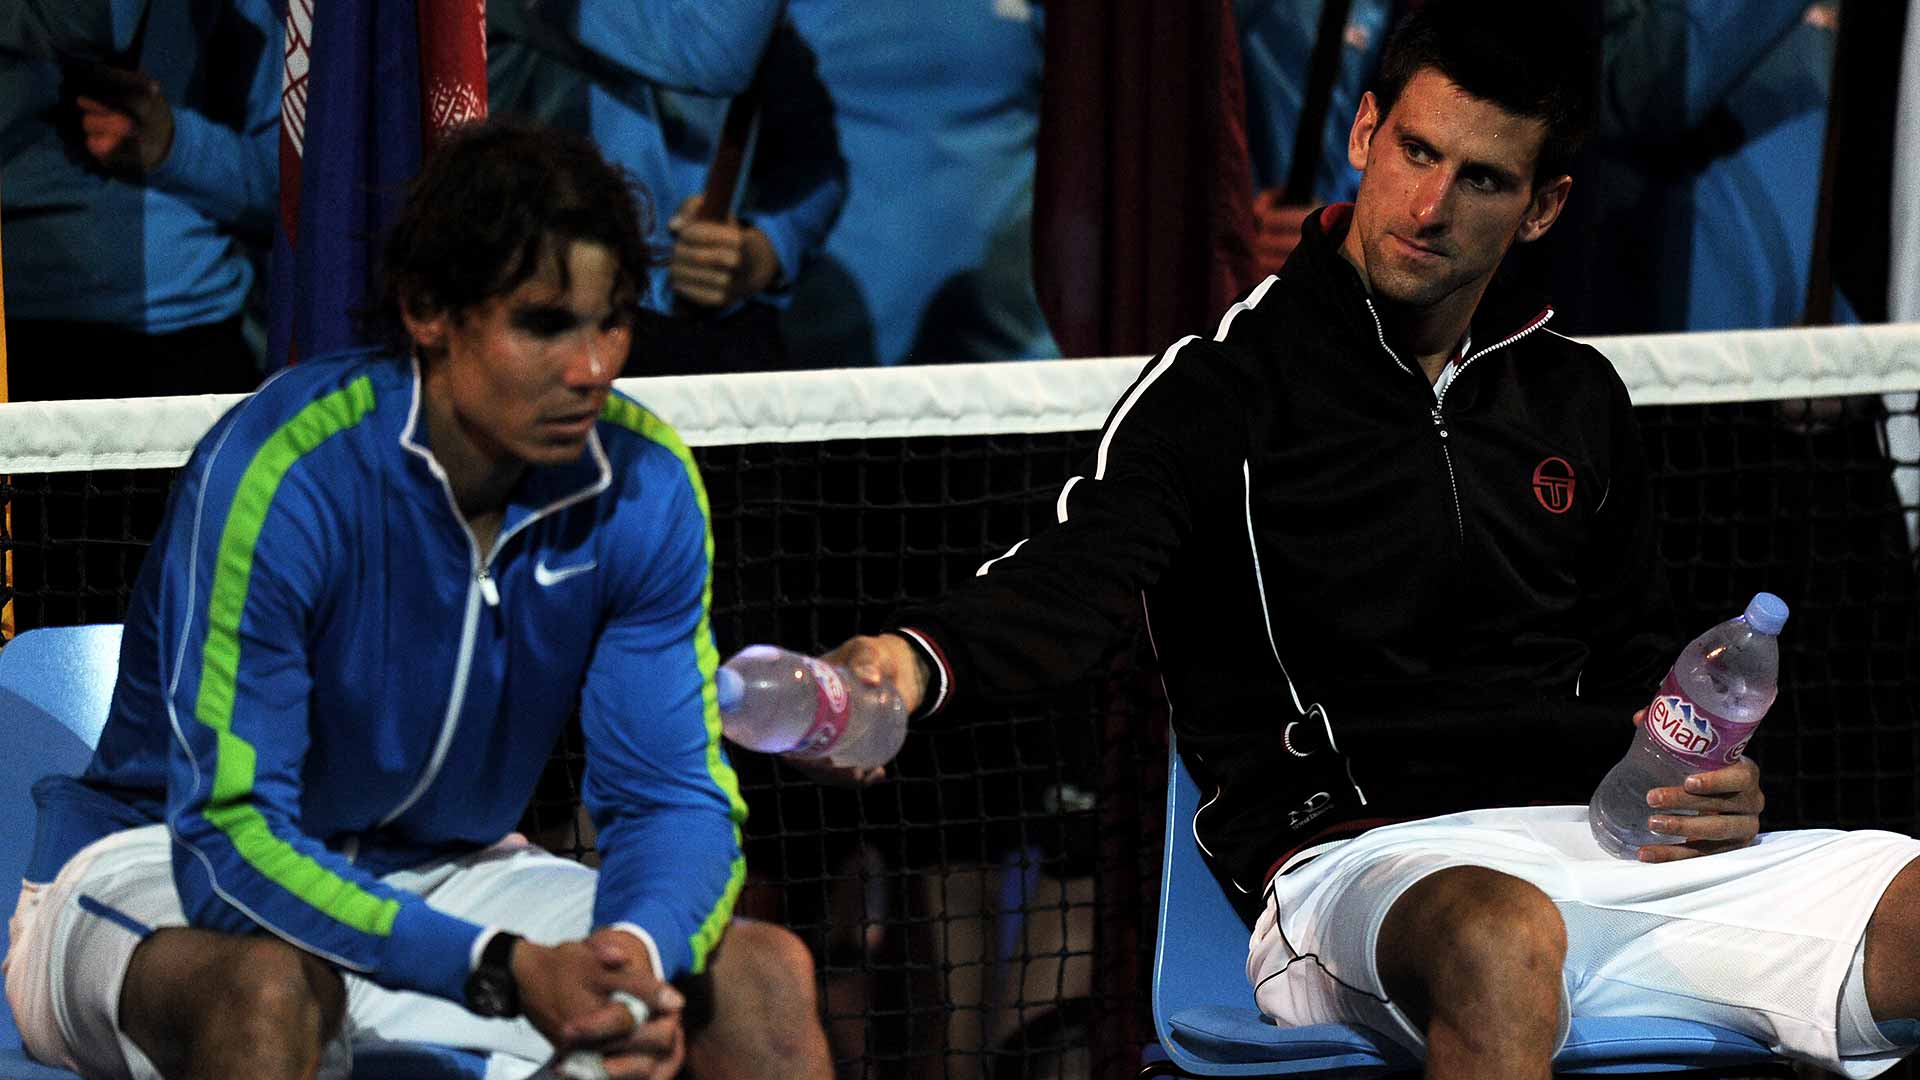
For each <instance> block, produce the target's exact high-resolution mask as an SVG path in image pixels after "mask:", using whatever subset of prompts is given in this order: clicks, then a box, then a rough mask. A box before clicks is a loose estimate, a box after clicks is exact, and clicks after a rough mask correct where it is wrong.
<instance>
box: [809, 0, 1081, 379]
mask: <svg viewBox="0 0 1920 1080" xmlns="http://www.w3.org/2000/svg"><path fill="white" fill-rule="evenodd" d="M787 11H788V16H789V18H791V19H792V21H793V25H794V27H795V28H796V29H797V30H798V31H799V35H800V37H801V39H802V40H803V41H804V42H805V43H806V45H807V47H808V49H809V50H810V51H811V52H812V53H813V55H814V56H815V57H817V59H818V63H819V69H818V70H819V78H820V81H821V83H822V84H823V85H824V86H825V88H826V92H827V95H828V97H829V98H830V100H831V103H832V110H833V124H834V130H835V132H836V135H837V137H838V141H839V146H840V152H841V154H842V155H843V156H844V158H845V160H846V167H847V201H846V205H845V206H844V207H843V208H842V210H841V213H840V218H839V220H838V221H837V222H836V223H835V224H834V227H833V229H832V230H831V231H830V232H829V233H828V235H827V241H826V251H825V254H824V256H823V257H822V258H821V259H820V260H819V261H818V262H817V263H815V264H814V265H812V266H811V267H809V268H808V269H807V270H805V271H804V272H802V273H801V274H800V275H799V277H798V278H797V279H796V280H795V282H794V295H793V302H792V304H791V306H790V307H788V309H787V310H786V313H785V316H784V319H783V323H782V325H783V326H784V328H785V330H786V334H787V340H788V344H789V346H790V348H791V349H792V350H793V356H794V360H795V362H796V363H797V364H798V365H800V366H805V367H839V366H847V367H861V366H868V365H874V364H903V363H948V362H958V361H978V360H1009V359H1026V358H1037V357H1054V356H1058V355H1060V350H1059V347H1058V346H1057V345H1056V344H1055V343H1054V339H1053V336H1052V335H1051V334H1050V333H1049V332H1048V330H1047V324H1046V319H1045V317H1044V316H1042V314H1041V312H1040V305H1039V302H1038V300H1036V299H1035V296H1034V288H1033V256H1032V249H1031V232H1032V218H1033V180H1034V139H1035V136H1036V133H1037V132H1038V130H1039V123H1040V71H1041V50H1042V42H1041V30H1042V27H1041V18H1042V16H1041V9H1040V6H1039V5H1038V4H1035V3H1031V2H1030V0H958V2H955V3H947V4H935V5H914V4H875V3H864V2H859V0H789V3H788V6H787Z"/></svg>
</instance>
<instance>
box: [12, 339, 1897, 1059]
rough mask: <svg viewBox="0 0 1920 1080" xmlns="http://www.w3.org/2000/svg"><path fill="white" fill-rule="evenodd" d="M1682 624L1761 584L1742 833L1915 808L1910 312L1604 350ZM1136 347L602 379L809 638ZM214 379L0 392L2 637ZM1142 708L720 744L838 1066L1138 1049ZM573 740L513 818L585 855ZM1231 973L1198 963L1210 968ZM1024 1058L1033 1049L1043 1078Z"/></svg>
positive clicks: (962, 544) (847, 626)
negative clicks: (1763, 804) (94, 395)
mask: <svg viewBox="0 0 1920 1080" xmlns="http://www.w3.org/2000/svg"><path fill="white" fill-rule="evenodd" d="M1596 344H1597V345H1599V346H1600V347H1601V349H1602V351H1603V352H1605V353H1606V354H1607V355H1608V356H1609V357H1610V358H1611V359H1612V360H1613V361H1614V363H1615V364H1616V366H1617V367H1618V368H1619V370H1620V371H1621V373H1622V375H1623V377H1624V378H1625V379H1626V381H1627V383H1628V386H1629V388H1630V389H1631V391H1632V393H1633V397H1634V401H1635V405H1636V411H1637V413H1638V415H1639V419H1640V422H1641V427H1642V431H1643V436H1644V439H1645V441H1646V444H1647V448H1648V453H1649V459H1650V463H1651V466H1652V469H1653V482H1654V492H1655V503H1656V507H1657V513H1658V514H1659V517H1660V521H1661V541H1662V552H1663V555H1664V557H1665V559H1666V561H1667V563H1668V565H1669V567H1670V570H1671V572H1672V577H1673V585H1674V591H1675V594H1676V598H1677V600H1678V603H1679V608H1680V620H1681V621H1680V625H1681V627H1682V628H1683V629H1703V628H1705V627H1707V626H1710V625H1712V624H1714V623H1716V622H1719V621H1720V620H1721V619H1723V618H1725V617H1727V615H1728V614H1730V613H1733V612H1737V611H1738V610H1740V608H1741V607H1742V605H1743V604H1744V603H1745V601H1746V599H1747V598H1748V597H1750V596H1751V595H1752V593H1753V592H1754V591H1756V590H1757V589H1760V588H1767V589H1771V590H1772V591H1775V592H1778V593H1780V594H1781V595H1783V596H1786V597H1788V598H1789V600H1790V602H1792V603H1793V605H1794V616H1793V625H1792V628H1791V631H1790V633H1789V634H1788V635H1787V636H1786V638H1785V640H1784V641H1783V647H1784V652H1785V656H1784V661H1783V662H1784V666H1785V669H1786V670H1785V672H1784V675H1783V686H1784V689H1783V691H1782V695H1781V699H1780V703H1779V704H1778V705H1777V706H1776V707H1775V710H1774V713H1773V714H1772V717H1771V718H1770V719H1769V720H1768V721H1767V723H1766V724H1765V725H1764V726H1763V727H1762V728H1761V729H1760V736H1759V739H1758V741H1757V742H1756V744H1755V749H1754V754H1755V756H1756V757H1758V758H1759V759H1760V760H1761V761H1762V762H1763V763H1764V764H1765V772H1766V783H1767V788H1768V794H1769V807H1768V821H1769V824H1770V825H1771V826H1773V827H1789V826H1800V825H1839V826H1873V827H1885V828H1895V829H1900V830H1906V831H1913V830H1915V829H1916V828H1920V723H1916V717H1915V714H1914V708H1915V706H1914V700H1915V697H1916V690H1920V648H1917V646H1920V634H1917V633H1916V618H1915V617H1916V604H1915V587H1916V582H1915V566H1914V557H1913V552H1914V550H1915V545H1914V529H1915V521H1916V509H1917V504H1920V495H1917V491H1920V419H1917V418H1916V410H1915V396H1916V391H1920V326H1915V325H1906V326H1876V327H1853V328H1828V329H1818V330H1780V331H1756V332H1747V333H1726V334H1693V335H1663V336H1655V337H1637V338H1613V339H1604V340H1601V341H1597V342H1596ZM1144 362H1145V358H1117V359H1102V360H1075V361H1048V362H1034V363H1020V364H1000V365H968V366H953V367H939V368H900V369H891V370H871V371H868V370H861V371H818V372H795V373H782V374H769V375H723V376H706V377H676V378H662V379H647V380H634V381H632V382H631V383H627V384H623V389H627V390H628V391H629V392H631V393H633V394H634V395H635V396H636V397H638V398H640V399H641V400H642V401H645V402H646V403H647V404H648V405H649V406H650V407H651V408H652V409H653V410H654V411H656V412H658V413H659V414H660V415H662V416H663V417H665V418H667V419H668V420H669V421H670V422H672V423H673V424H674V425H675V427H676V428H677V429H678V430H679V432H680V433H681V435H682V437H683V438H684V439H685V440H686V442H687V443H688V444H689V445H690V446H692V447H694V449H695V455H696V458H697V459H698V461H699V463H700V467H701V469H702V471H703V474H704V476H705V479H706V483H707V487H708V492H709V497H710V501H711V505H712V511H713V527H714V535H715V544H716V548H715V550H716V559H715V571H716V572H715V587H714V632H715V635H716V637H717V638H718V641H719V645H720V648H721V650H722V652H723V653H727V652H731V651H733V650H734V649H737V648H739V647H741V646H743V645H745V644H748V643H751V642H756V641H772V642H778V643H780V644H784V645H788V646H791V647H794V648H800V649H807V650H813V651H819V650H824V649H827V648H830V647H832V646H833V645H835V644H837V643H839V642H840V641H842V640H844V639H845V638H846V637H848V636H850V635H851V634H854V633H856V632H861V631H870V630H872V629H874V628H876V627H878V626H880V625H882V624H883V622H884V620H885V618H886V616H887V614H888V613H889V612H890V611H892V610H893V609H895V608H896V607H898V606H900V605H902V604H905V603H908V602H911V601H915V600H920V599H926V598H930V597H933V596H937V595H939V594H940V593H942V592H944V591H945V590H946V589H947V588H948V587H949V586H951V585H954V584H956V583H958V582H961V581H963V580H965V579H967V578H969V577H971V576H973V573H974V571H975V569H976V568H977V567H978V566H979V564H980V563H981V562H982V561H984V560H985V559H987V558H990V557H992V556H994V555H997V554H999V553H1001V552H1003V551H1005V550H1006V548H1007V547H1008V546H1010V545H1011V544H1012V543H1014V542H1015V541H1017V540H1019V539H1020V538H1021V537H1024V536H1026V535H1028V534H1030V533H1031V532H1032V531H1034V530H1035V529H1036V528H1038V527H1040V526H1042V525H1043V524H1044V523H1045V522H1047V521H1050V520H1052V517H1053V501H1054V498H1055V496H1056V494H1057V492H1058V489H1059V486H1060V484H1061V483H1062V482H1064V481H1065V480H1066V479H1067V478H1068V477H1069V476H1071V475H1073V474H1074V473H1075V472H1077V471H1080V466H1081V463H1082V461H1083V459H1084V458H1085V457H1086V456H1087V455H1088V454H1089V453H1090V452H1091V450H1092V448H1093V444H1094V442H1095V439H1096V436H1097V431H1098V428H1099V426H1100V425H1101V424H1102V423H1103V422H1104V421H1105V419H1106V415H1107V412H1108V410H1109V409H1110V407H1111V405H1112V403H1113V401H1114V400H1115V399H1116V398H1117V397H1118V395H1119V394H1120V392H1121V391H1122V390H1123V389H1124V388H1125V387H1126V386H1127V385H1128V384H1129V383H1130V382H1131V381H1132V379H1133V378H1134V376H1135V375H1136V374H1137V373H1138V371H1139V369H1140V367H1141V366H1142V364H1143V363H1144ZM233 400H234V399H231V398H217V397H209V398H168V399H146V400H109V401H93V402H59V403H35V404H14V405H0V504H4V507H5V509H6V511H7V518H6V519H5V520H6V522H7V524H6V531H5V532H4V533H3V534H0V549H4V550H5V551H6V553H7V556H8V559H9V560H10V573H9V576H8V578H7V582H8V584H7V590H6V592H5V593H4V594H0V599H4V600H6V601H7V602H8V603H9V605H10V606H9V608H8V612H9V617H10V619H11V623H9V624H8V625H9V626H12V627H18V628H25V627H31V626H40V625H61V624H69V623H77V622H97V621H114V620H117V619H118V618H120V616H121V613H122V612H123V611H124V609H125V606H126V602H127V594H128V590H129V588H130V586H131V583H132V581H133V577H134V574H135V573H136V572H137V569H138V565H139V562H140V559H141V556H142V554H143V551H144V547H145V544H146V542H147V540H148V538H149V537H150V536H151V535H152V533H153V531H154V529H155V527H156V526H157V524H158V519H159V514H160V512H161V509H162V504H163V500H164V495H165V492H166V490H167V488H168V485H169V484H170V483H171V481H172V478H173V473H174V471H175V470H177V469H178V468H179V467H180V465H181V464H182V463H184V461H185V460H186V457H187V454H188V452H189V451H190V450H191V448H192V445H193V443H194V441H195V440H196V439H197V438H198V437H199V435H200V434H201V433H202V432H204V431H205V430H206V428H207V427H208V426H209V425H210V424H211V423H212V422H213V420H214V419H215V418H217V417H218V415H219V414H220V413H221V412H222V411H223V410H224V409H225V408H226V407H228V406H229V405H230V404H231V403H232V401H233ZM1164 724H1165V718H1164V712H1163V710H1162V708H1161V706H1160V705H1159V701H1158V689H1157V680H1156V679H1155V678H1154V676H1153V673H1152V670H1151V663H1150V660H1149V659H1148V658H1147V654H1146V650H1145V649H1144V648H1142V647H1141V643H1140V642H1129V643H1124V644H1122V645H1121V646H1119V647H1117V648H1116V649H1115V650H1114V652H1113V653H1112V655H1111V657H1110V659H1109V661H1108V662H1107V663H1105V664H1103V665H1102V666H1101V669H1100V670H1099V672H1098V673H1097V674H1096V675H1095V676H1094V677H1092V678H1090V679H1089V680H1087V681H1086V683H1085V684H1084V685H1082V686H1081V687H1079V688H1077V689H1076V690H1074V691H1073V692H1071V693H1069V694H1066V695H1062V696H1061V697H1059V698H1058V699H1055V700H1052V701H1049V702H1046V703H1042V704H1039V705H1035V706H1033V707H1031V708H1025V709H1018V710H1012V711H1008V710H992V709H984V708H982V709H975V710H973V711H972V712H969V713H966V714H965V715H960V716H955V717H952V718H951V719H950V720H949V721H947V722H944V723H942V724H941V725H939V726H938V727H937V729H935V730H931V731H928V732H924V733H920V734H917V735H916V736H915V738H913V739H910V740H909V742H908V745H907V748H906V750H905V751H904V752H903V754H902V757H901V759H900V760H899V761H898V762H897V763H896V765H895V767H894V769H893V770H892V772H893V775H892V777H891V779H890V780H889V781H888V782H886V783H883V784H881V785H878V786H876V787H874V788H871V789H868V790H865V791H862V792H852V791H846V790H839V789H824V788H821V787H819V786H817V785H815V784H813V783H811V782H810V781H808V780H806V779H805V778H803V777H800V776H799V775H798V774H796V773H793V772H790V771H787V770H786V769H785V767H784V766H778V765H776V764H774V763H772V762H769V761H767V760H765V759H763V758H760V757H758V756H757V755H751V754H745V753H736V755H735V759H736V763H737V765H738V766H739V768H740V771H741V773H742V778H743V783H744V786H745V789H746V795H747V799H748V802H749V805H750V807H751V811H752V815H751V819H750V821H749V824H748V858H749V864H750V866H751V867H752V878H751V883H750V885H749V888H748V890H747V892H746V894H745V895H744V897H743V900H742V905H743V910H745V911H748V912H752V913H755V914H759V915H762V916H764V917H767V918H771V919H777V920H779V921H781V922H784V923H786V924H787V925H789V926H792V927H793V928H794V929H796V930H797V931H798V932H800V933H801V934H802V935H803V936H804V937H806V938H807V939H808V941H809V942H810V943H811V944H812V946H813V947H814V949H815V952H816V956H817V957H818V958H819V960H820V963H821V971H822V982H821V985H822V990H823V995H824V1000H825V1003H826V1008H827V1012H828V1016H829V1023H830V1030H831V1034H832V1037H833V1040H834V1046H835V1052H836V1055H837V1056H838V1057H840V1058H841V1059H842V1060H843V1062H844V1063H845V1065H844V1067H843V1069H842V1075H843V1076H846V1075H865V1076H871V1077H876V1078H877V1077H888V1078H892V1077H900V1076H910V1075H911V1076H956V1077H957V1076H966V1077H980V1076H1000V1077H1005V1076H1023V1075H1054V1074H1055V1073H1057V1074H1058V1075H1063V1076H1077V1075H1089V1074H1090V1073H1093V1072H1098V1073H1099V1074H1101V1075H1120V1074H1122V1073H1129V1074H1130V1072H1131V1070H1132V1066H1133V1064H1134V1062H1135V1060H1136V1058H1135V1055H1136V1054H1137V1050H1138V1047H1139V1045H1140V1044H1141V1043H1143V1042H1145V1041H1148V1040H1149V1039H1150V1038H1151V1036H1150V1031H1151V1027H1150V1024H1149V1023H1148V1022H1147V1017H1146V1011H1145V1009H1146V1005H1145V1003H1146V985H1145V983H1146V973H1147V972H1148V970H1149V969H1150V964H1149V960H1150V955H1149V953H1150V949H1151V941H1152V934H1151V926H1152V919H1153V914H1154V913H1153V903H1154V894H1155V885H1156V878H1157V872H1158V862H1159V859H1158V853H1159V848H1160V839H1159V828H1160V820H1159V819H1160V801H1161V791H1162V790H1163V788H1162V785H1163V766H1164V762H1163V757H1164V737H1163V732H1164ZM580 756H581V751H580V746H579V741H578V735H577V733H576V734H573V735H570V736H569V737H568V738H567V739H566V740H564V742H563V745H562V746H560V747H559V748H557V749H556V752H555V755H554V758H553V762H552V764H551V766H550V768H549V770H548V776H547V778H546V779H545V781H543V784H542V791H541V793H540V795H539V796H538V797H537V798H536V799H535V803H534V805H533V806H531V807H530V808H529V811H528V817H527V820H526V822H525V825H526V827H527V828H528V829H530V830H533V831H535V832H536V833H537V834H538V835H539V836H540V837H541V838H543V839H544V840H545V841H546V842H548V843H549V844H551V845H553V846H556V847H561V848H566V849H570V850H572V851H573V852H574V853H575V854H576V855H578V856H579V857H581V858H585V859H589V860H591V859H592V858H593V852H592V837H591V835H590V834H589V833H587V832H586V831H584V830H583V829H582V828H581V826H580V825H579V824H578V823H577V816H576V815H575V814H574V813H573V809H572V808H573V801H574V792H575V791H576V790H577V783H578V776H579V768H580ZM1227 974H1228V975H1231V973H1227ZM1047 1069H1053V1070H1054V1072H1046V1071H1045V1070H1047Z"/></svg>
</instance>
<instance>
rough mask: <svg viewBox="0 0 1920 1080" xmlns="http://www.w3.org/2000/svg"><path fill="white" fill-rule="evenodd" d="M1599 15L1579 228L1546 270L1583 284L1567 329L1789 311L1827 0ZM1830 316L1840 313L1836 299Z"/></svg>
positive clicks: (1824, 55)
mask: <svg viewBox="0 0 1920 1080" xmlns="http://www.w3.org/2000/svg"><path fill="white" fill-rule="evenodd" d="M1602 11H1603V19H1604V21H1603V28H1604V38H1603V48H1604V55H1603V64H1604V74H1603V77H1604V81H1605V86H1604V93H1602V95H1601V113H1600V126H1599V128H1598V131H1597V138H1596V140H1595V143H1594V146H1593V153H1592V155H1591V161H1590V163H1589V165H1590V170H1591V171H1590V182H1589V183H1588V184H1587V185H1586V189H1587V190H1588V191H1591V192H1593V193H1594V199H1593V202H1592V205H1591V206H1589V207H1588V208H1587V210H1586V215H1587V219H1588V220H1590V221H1591V227H1590V229H1588V230H1586V232H1587V235H1585V237H1584V239H1583V243H1582V244H1581V245H1580V246H1579V247H1577V248H1575V249H1573V250H1571V251H1569V252H1567V254H1568V255H1569V256H1570V259H1569V260H1567V265H1565V266H1556V271H1557V272H1558V273H1560V274H1562V277H1563V285H1566V286H1571V287H1572V288H1573V289H1578V290H1580V291H1582V292H1585V293H1588V294H1589V295H1590V296H1591V299H1589V300H1588V302H1587V303H1585V304H1583V305H1581V307H1582V308H1583V309H1584V311H1583V313H1582V314H1581V315H1580V316H1579V317H1578V318H1579V321H1578V324H1577V326H1576V329H1578V330H1580V331H1583V332H1586V333H1602V334H1604V333H1661V332H1671V331H1679V330H1734V329H1753V328H1760V327H1770V326H1790V325H1793V324H1795V323H1797V322H1798V321H1799V320H1800V319H1801V317H1802V315H1803V314H1804V312H1805V308H1806V302H1807V285H1808V280H1809V276H1810V273H1811V267H1812V251H1813V233H1814V223H1815V220H1816V211H1817V207H1818V203H1819V195H1820V190H1819V189H1820V162H1821V159H1822V152H1823V141H1824V139H1825V135H1826V128H1827V100H1828V94H1829V88H1830V86H1831V85H1832V77H1833V56H1834V43H1835V29H1836V27H1837V19H1838V17H1839V16H1838V5H1837V4H1834V3H1813V4H1809V3H1808V2H1807V0H1753V2H1750V3H1741V4H1726V3H1720V2H1718V0H1685V2H1655V0H1604V5H1603V8H1602ZM1567 275H1574V276H1576V277H1577V278H1578V279H1579V280H1578V281H1577V282H1575V281H1568V280H1566V276H1567ZM1560 291H1561V292H1563V293H1565V292H1567V291H1569V289H1568V288H1566V287H1563V288H1561V289H1560ZM1836 318H1837V319H1839V320H1840V321H1847V322H1850V321H1853V318H1852V316H1851V313H1850V309H1849V308H1848V307H1847V306H1846V304H1845V302H1844V299H1842V300H1840V301H1838V306H1837V307H1836Z"/></svg>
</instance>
